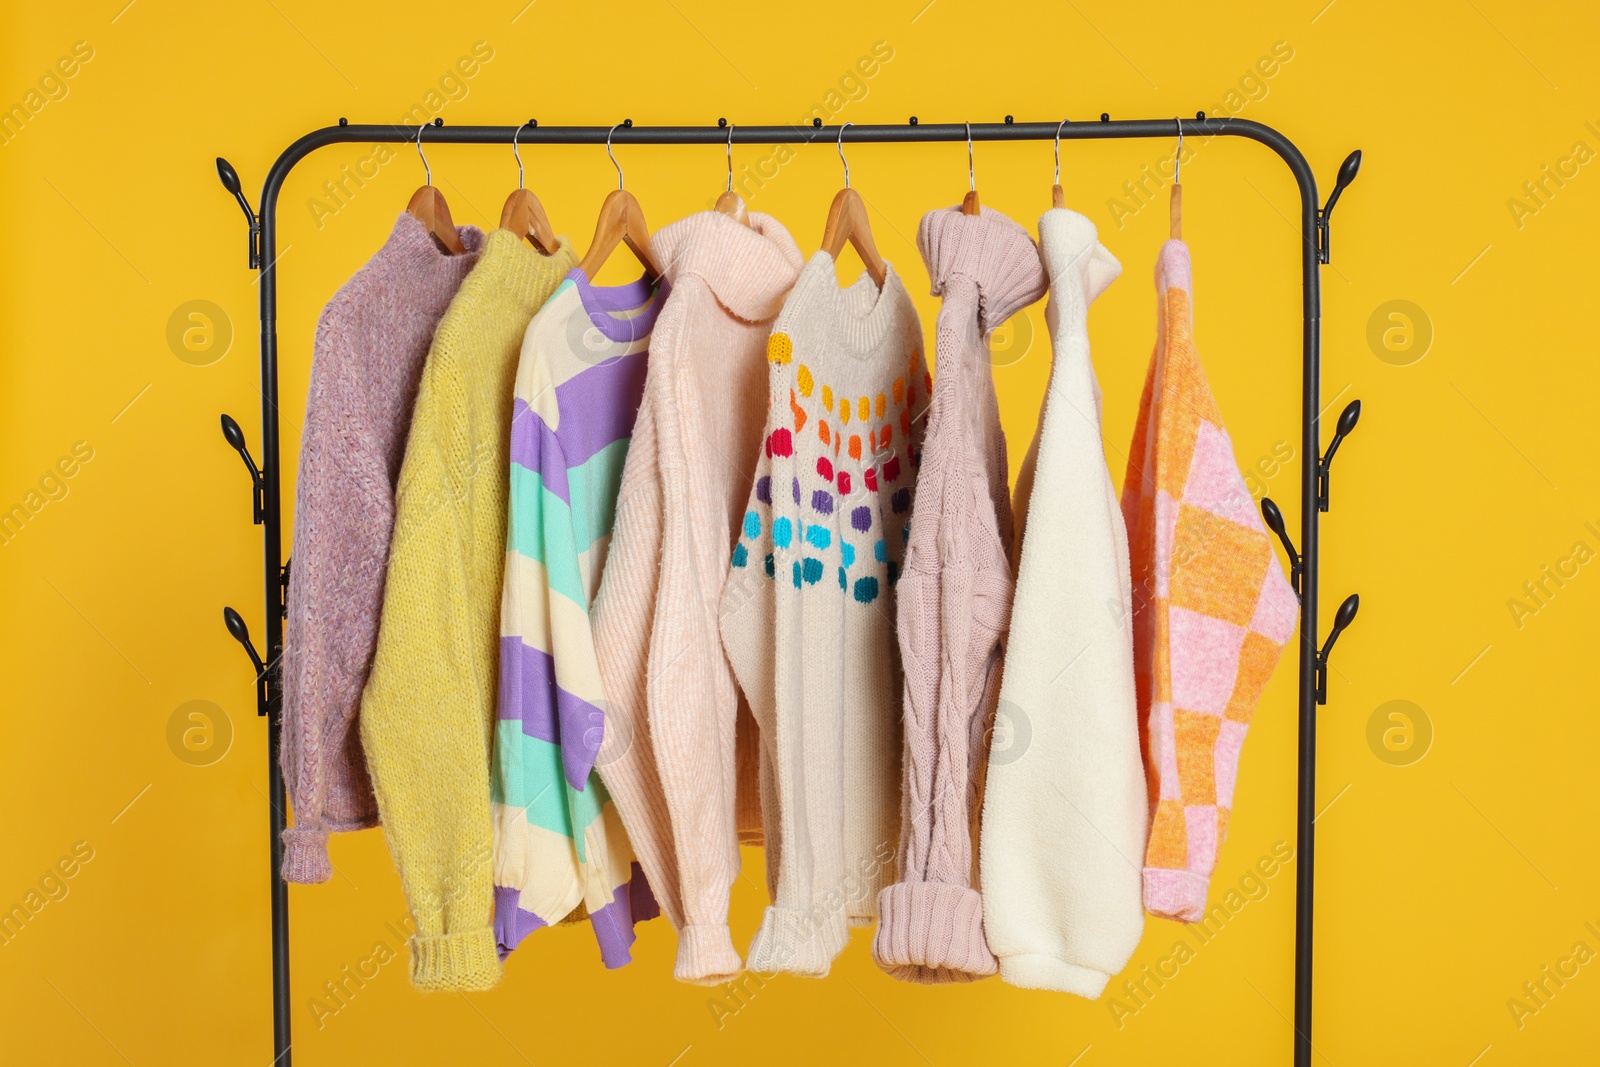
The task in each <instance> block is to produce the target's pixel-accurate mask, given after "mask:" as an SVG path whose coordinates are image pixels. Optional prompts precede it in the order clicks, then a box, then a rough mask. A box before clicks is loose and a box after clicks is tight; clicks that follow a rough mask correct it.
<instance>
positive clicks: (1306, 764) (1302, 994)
mask: <svg viewBox="0 0 1600 1067" xmlns="http://www.w3.org/2000/svg"><path fill="white" fill-rule="evenodd" d="M812 121H813V124H812V125H811V126H809V127H808V126H737V127H735V128H733V129H731V130H730V129H729V128H728V126H727V123H726V121H725V120H723V121H719V123H718V125H716V126H635V125H633V122H632V120H631V119H630V120H627V121H624V122H623V123H621V124H619V125H617V126H614V127H606V126H540V125H538V124H537V123H536V122H532V121H530V122H528V123H525V124H524V125H522V126H449V127H447V126H445V125H444V124H443V120H442V119H435V120H434V122H433V125H432V126H429V127H424V128H423V129H426V130H427V132H428V137H427V140H428V143H429V144H479V145H490V144H511V143H513V141H512V139H513V137H515V138H516V141H517V143H520V144H565V145H572V144H595V145H598V144H606V143H608V142H609V143H614V144H634V145H646V144H649V145H662V144H714V145H723V144H766V145H776V144H810V143H812V142H823V143H830V144H831V143H833V142H835V141H837V142H839V143H840V144H841V145H842V144H843V142H845V141H848V142H850V143H852V144H867V143H879V144H905V143H912V142H935V141H945V142H949V141H963V140H968V139H970V140H971V141H1045V140H1054V139H1059V140H1062V141H1083V140H1102V139H1109V138H1167V137H1177V136H1178V135H1180V134H1182V135H1186V136H1197V135H1199V136H1208V137H1210V136H1222V137H1243V138H1247V139H1249V140H1252V141H1257V142H1260V143H1261V144H1264V145H1266V146H1267V147H1268V148H1270V149H1272V150H1273V151H1274V152H1276V153H1277V154H1278V156H1279V157H1280V158H1281V159H1282V160H1283V161H1284V163H1286V164H1288V167H1289V170H1290V171H1291V172H1292V173H1293V174H1294V178H1295V182H1296V184H1297V185H1298V186H1299V188H1300V228H1301V234H1302V241H1301V247H1300V263H1301V273H1302V276H1303V284H1304V290H1303V310H1304V329H1303V333H1302V339H1301V344H1302V368H1303V379H1302V387H1301V398H1300V430H1301V436H1300V456H1301V463H1300V549H1299V551H1298V552H1297V551H1296V549H1295V546H1294V544H1293V542H1292V541H1291V540H1290V538H1289V535H1288V531H1287V529H1286V527H1285V524H1284V521H1283V516H1282V514H1281V512H1279V510H1278V508H1277V506H1276V505H1275V504H1274V503H1273V502H1272V501H1271V500H1270V499H1264V500H1263V501H1262V503H1261V508H1262V512H1263V514H1264V516H1265V519H1266V523H1267V525H1268V527H1269V528H1270V529H1271V530H1272V531H1273V533H1275V534H1276V535H1277V536H1278V538H1279V540H1280V541H1282V542H1283V547H1284V549H1285V551H1286V552H1287V553H1288V557H1289V562H1290V567H1291V578H1292V580H1293V584H1294V586H1295V591H1296V592H1297V593H1298V594H1299V597H1300V678H1299V704H1300V718H1299V737H1300V743H1299V785H1298V790H1297V792H1298V813H1297V814H1298V819H1297V834H1296V840H1297V855H1298V860H1299V869H1298V872H1297V877H1296V889H1295V893H1296V895H1295V1004H1294V1064H1295V1067H1310V1064H1311V1052H1312V1046H1311V1009H1312V998H1311V989H1312V964H1311V950H1312V918H1313V909H1312V903H1313V891H1314V888H1315V885H1314V877H1313V849H1314V841H1313V825H1312V824H1313V820H1314V819H1315V811H1316V752H1317V734H1316V726H1317V705H1319V704H1324V703H1326V702H1327V666H1328V655H1329V653H1330V652H1331V651H1332V648H1333V644H1334V642H1335V641H1336V640H1337V639H1338V636H1339V634H1340V632H1341V631H1342V630H1343V629H1344V628H1345V627H1346V626H1348V625H1349V624H1350V622H1351V620H1352V619H1354V617H1355V614H1356V609H1357V607H1358V605H1359V600H1358V598H1357V597H1356V596H1354V595H1352V596H1350V597H1348V598H1347V599H1346V600H1345V601H1344V603H1343V604H1341V605H1340V607H1339V609H1338V611H1337V613H1336V615H1335V619H1334V624H1333V626H1332V628H1331V629H1330V631H1329V633H1328V638H1327V641H1326V643H1325V644H1323V645H1322V646H1320V647H1319V646H1318V644H1317V633H1318V625H1317V609H1318V569H1317V568H1318V562H1319V555H1320V544H1319V537H1318V534H1317V519H1318V514H1319V512H1322V511H1326V510H1328V467H1329V464H1330V463H1331V461H1332V459H1333V455H1334V452H1335V451H1336V450H1337V449H1338V447H1339V443H1340V442H1341V441H1342V440H1343V439H1344V437H1345V436H1346V435H1347V434H1348V433H1349V432H1350V430H1351V429H1353V428H1354V426H1355V424H1356V420H1357V419H1358V418H1359V417H1360V412H1361V406H1360V401H1353V402H1352V403H1351V404H1350V405H1349V406H1348V407H1346V408H1345V410H1344V411H1343V413H1342V414H1341V415H1340V417H1339V420H1338V425H1337V428H1336V432H1335V435H1334V437H1333V439H1332V441H1331V442H1330V444H1329V446H1328V448H1327V450H1326V451H1324V450H1323V449H1322V446H1321V434H1320V425H1319V424H1320V414H1321V411H1320V408H1321V366H1322V351H1321V342H1322V329H1321V327H1322V295H1321V287H1320V280H1319V277H1318V271H1317V268H1318V266H1319V265H1320V264H1322V263H1326V262H1328V242H1329V229H1328V220H1329V216H1330V215H1331V214H1332V212H1333V207H1334V204H1335V203H1336V202H1337V201H1338V199H1339V196H1340V194H1341V193H1342V192H1343V191H1344V188H1345V187H1346V186H1347V185H1349V183H1350V182H1351V181H1352V180H1353V179H1354V178H1355V176H1356V172H1357V171H1358V170H1359V168H1360V165H1361V153H1360V152H1359V151H1356V152H1352V153H1350V155H1349V156H1348V157H1347V158H1346V159H1345V161H1344V163H1343V165H1342V166H1341V167H1340V168H1339V174H1338V178H1337V181H1336V183H1335V186H1334V189H1333V192H1332V194H1331V195H1330V196H1329V197H1328V201H1327V203H1326V204H1324V205H1319V203H1318V200H1317V182H1316V177H1315V175H1313V173H1312V171H1311V166H1310V164H1308V163H1307V162H1306V159H1305V157H1304V156H1303V155H1301V153H1300V150H1299V149H1298V148H1296V147H1295V145H1294V144H1293V142H1291V141H1290V140H1289V139H1288V138H1287V137H1285V136H1283V134H1281V133H1279V132H1278V131H1277V130H1274V129H1272V128H1271V127H1269V126H1264V125H1262V124H1260V123H1258V122H1251V121H1248V120H1243V119H1233V118H1208V117H1206V115H1205V113H1204V112H1199V113H1197V114H1196V116H1195V117H1194V118H1192V119H1170V118H1163V119H1149V120H1137V121H1115V122H1113V121H1112V120H1111V118H1110V116H1108V115H1101V116H1100V119H1099V121H1098V122H1096V121H1093V120H1090V121H1084V122H1063V123H1057V122H1013V121H1012V117H1011V116H1010V115H1007V116H1006V119H1005V121H1004V122H1003V123H1000V122H997V123H973V124H971V125H970V126H969V125H968V124H966V123H944V124H939V125H930V124H925V123H919V122H918V121H917V119H916V118H915V117H913V118H912V119H911V120H910V121H909V122H908V123H906V124H904V125H892V126H869V125H860V126H858V125H854V124H849V125H846V126H845V127H843V128H840V127H837V126H824V125H822V120H821V119H814V120H812ZM423 129H415V128H411V127H400V126H390V125H364V126H352V125H350V124H348V123H347V122H346V121H345V120H344V119H340V120H339V125H337V126H325V127H323V128H321V129H318V130H313V131H312V132H310V133H308V134H306V135H305V136H304V137H301V138H300V139H299V140H297V141H295V142H294V143H293V144H291V145H290V146H289V147H288V148H286V149H284V151H283V153H282V154H281V155H279V156H278V159H277V161H276V162H275V163H273V165H272V169H271V170H270V171H269V172H268V173H267V180H266V182H265V184H264V185H263V186H262V190H261V203H260V206H259V208H257V209H254V210H252V209H251V207H250V203H249V201H248V200H247V199H246V198H245V196H244V194H243V192H242V191H241V189H240V182H239V177H238V174H237V173H236V172H235V171H234V169H233V167H232V166H231V165H230V164H229V163H228V162H227V161H226V160H224V159H221V158H219V159H218V160H217V173H218V175H219V177H220V178H221V179H222V184H223V186H224V187H226V189H227V190H228V192H230V193H232V194H233V196H234V197H235V198H236V199H237V200H238V202H239V206H240V208H241V209H242V210H243V211H244V214H245V218H246V220H247V221H248V222H249V226H250V236H249V260H248V261H249V265H250V268H251V269H252V270H258V271H259V272H260V277H259V282H260V300H261V463H260V465H259V466H258V465H257V464H256V462H255V461H254V460H253V459H252V458H251V455H250V451H249V448H248V446H247V444H246V441H245V436H244V433H243V431H242V430H241V429H240V427H239V424H238V423H237V422H236V421H234V419H233V418H232V417H230V416H228V415H223V416H222V431H223V436H224V437H225V438H226V439H227V442H228V444H229V445H230V446H231V447H233V448H234V449H235V450H237V451H238V453H239V455H240V456H241V457H242V459H243V460H244V463H245V466H246V468H247V469H248V470H249V473H250V479H251V485H252V494H253V511H254V516H255V522H256V524H257V525H259V526H261V527H263V531H262V542H263V550H264V551H263V562H264V565H265V572H264V575H263V577H264V584H265V591H266V605H265V607H266V611H265V619H264V621H265V629H266V653H265V656H263V655H262V654H260V653H258V652H257V651H256V648H255V646H254V644H253V642H252V641H251V639H250V634H249V630H248V629H247V627H246V625H245V622H244V619H243V618H242V617H241V616H240V615H239V613H238V612H237V611H235V610H234V609H233V608H231V607H229V608H224V609H223V618H224V621H225V623H226V625H227V628H228V632H229V633H230V634H232V635H233V637H234V638H235V639H236V640H237V641H238V642H239V643H240V644H241V645H243V646H244V649H245V652H246V653H247V654H248V655H249V657H250V662H251V665H252V666H253V667H254V669H255V672H256V700H257V710H258V712H259V714H261V715H262V716H265V717H266V720H267V753H268V766H267V782H268V796H269V797H270V804H269V808H270V811H271V816H270V827H269V829H270V833H271V840H270V859H271V882H272V1013H273V1046H274V1052H275V1054H276V1056H275V1058H274V1060H273V1063H274V1065H275V1067H288V1065H289V1062H290V1055H291V1053H290V1044H291V1026H290V1021H289V891H288V886H287V885H286V884H285V883H284V881H283V879H282V877H281V875H280V871H281V869H282V866H283V837H282V834H283V828H284V824H285V811H284V807H285V803H284V790H283V777H282V774H281V773H280V771H279V767H278V748H279V742H280V738H281V735H282V727H281V723H280V720H279V710H280V705H281V700H282V690H281V683H280V678H279V659H280V657H281V655H282V653H283V619H284V616H285V614H286V604H285V597H286V591H287V588H288V581H289V563H288V562H287V561H286V560H284V558H283V500H282V495H281V477H280V475H281V472H282V467H281V465H280V462H279V448H278V443H279V441H278V329H277V326H278V268H277V233H278V222H277V206H278V196H279V194H280V193H281V192H282V190H283V183H284V181H285V179H287V178H288V176H289V172H290V171H292V170H293V169H294V167H295V165H296V164H297V163H299V162H300V161H301V160H302V159H304V158H305V157H306V156H308V155H310V154H311V153H312V152H314V151H316V150H317V149H319V148H323V147H325V146H327V145H334V144H349V143H378V142H393V143H399V142H404V141H412V140H416V139H419V138H420V137H421V134H422V132H423Z"/></svg>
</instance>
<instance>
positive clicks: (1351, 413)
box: [1317, 400, 1361, 511]
mask: <svg viewBox="0 0 1600 1067" xmlns="http://www.w3.org/2000/svg"><path fill="white" fill-rule="evenodd" d="M1360 421H1361V401H1359V400H1352V401H1350V403H1348V404H1346V405H1345V408H1344V410H1343V411H1342V412H1340V413H1339V422H1338V424H1337V425H1335V426H1334V429H1333V440H1332V441H1329V442H1328V451H1326V452H1324V453H1323V454H1322V458H1321V459H1320V460H1318V461H1317V510H1318V511H1327V510H1328V468H1329V467H1330V466H1332V465H1333V454H1334V453H1335V452H1337V451H1339V445H1340V443H1341V442H1342V441H1344V439H1345V438H1346V437H1348V436H1350V431H1351V430H1353V429H1355V428H1356V423H1358V422H1360Z"/></svg>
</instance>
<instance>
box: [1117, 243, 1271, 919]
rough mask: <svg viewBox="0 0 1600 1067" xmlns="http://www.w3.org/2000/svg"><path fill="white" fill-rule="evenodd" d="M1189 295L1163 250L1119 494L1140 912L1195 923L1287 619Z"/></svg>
mask: <svg viewBox="0 0 1600 1067" xmlns="http://www.w3.org/2000/svg"><path fill="white" fill-rule="evenodd" d="M1192 289H1193V286H1192V283H1191V280H1190V268H1189V249H1188V247H1187V246H1186V245H1185V244H1184V243H1183V242H1182V241H1168V242H1167V243H1166V244H1165V245H1163V246H1162V249H1161V258H1160V260H1159V262H1158V263H1157V265H1156V290H1157V294H1158V306H1159V313H1158V319H1157V321H1158V332H1157V335H1156V347H1155V354H1154V355H1153V356H1152V358H1151V361H1150V370H1149V373H1148V374H1147V375H1146V377H1145V383H1144V395H1143V396H1142V397H1141V398H1140V401H1139V418H1138V421H1137V423H1136V424H1135V428H1134V433H1133V445H1132V447H1131V448H1130V449H1129V451H1128V475H1127V479H1126V480H1125V482H1124V484H1123V489H1122V515H1123V519H1124V520H1125V521H1126V523H1127V525H1128V547H1129V550H1130V555H1131V557H1132V565H1133V590H1134V605H1135V607H1134V611H1135V615H1134V672H1135V676H1136V681H1137V684H1138V691H1139V720H1140V734H1141V747H1142V748H1143V752H1144V762H1145V778H1146V784H1147V787H1148V789H1149V794H1150V804H1151V812H1152V818H1151V826H1150V843H1149V845H1148V846H1147V848H1146V851H1145V862H1144V905H1145V910H1147V911H1148V912H1150V914H1152V915H1158V916H1161V917H1163V918H1168V919H1178V920H1181V921H1184V922H1195V921H1197V920H1199V919H1200V918H1201V917H1202V915H1203V914H1204V912H1205V905H1206V889H1207V887H1208V885H1209V884H1210V879H1211V872H1212V869H1213V868H1214V867H1215V866H1216V861H1217V852H1218V850H1219V849H1220V848H1221V847H1222V842H1223V841H1224V840H1225V839H1226V837H1227V832H1228V814H1229V812H1230V811H1231V809H1232V807H1233V788H1234V779H1235V774H1236V772H1237V770H1238V766H1239V752H1240V749H1241V747H1242V746H1243V744H1244V735H1245V731H1246V730H1248V729H1249V726H1250V715H1251V712H1252V711H1253V710H1254V709H1255V706H1256V702H1257V701H1258V700H1259V699H1260V697H1261V691H1262V689H1263V688H1264V687H1265V685H1266V683H1267V679H1268V678H1269V677H1271V675H1272V671H1273V668H1274V667H1275V666H1277V663H1278V657H1279V655H1280V654H1281V653H1282V652H1283V646H1284V644H1285V643H1286V642H1287V641H1288V640H1289V638H1290V637H1291V636H1292V635H1293V634H1294V631H1295V616H1296V613H1297V610H1298V609H1297V603H1296V599H1295V594H1294V591H1293V590H1292V589H1291V588H1290V586H1289V582H1288V581H1287V580H1286V579H1285V578H1284V576H1283V569H1282V567H1281V566H1280V565H1279V563H1278V560H1277V557H1276V555H1275V554H1274V552H1273V548H1272V543H1271V541H1270V539H1269V537H1268V534H1267V531H1266V528H1265V527H1264V526H1263V525H1262V522H1261V518H1260V516H1259V515H1258V514H1257V513H1256V508H1255V501H1254V500H1252V499H1251V497H1250V493H1249V492H1248V491H1247V490H1246V489H1245V485H1244V479H1243V477H1242V476H1241V475H1240V473H1239V468H1238V465H1237V463H1236V462H1235V461H1234V457H1233V445H1232V444H1231V442H1230V441H1229V440H1228V432H1227V430H1226V429H1224V428H1223V425H1222V415H1221V413H1220V412H1219V411H1218V410H1217V404H1216V399H1215V398H1214V397H1213V396H1212V395H1211V387H1210V385H1209V384H1207V382H1206V375H1205V371H1204V369H1203V368H1202V367H1201V366H1200V359H1199V357H1198V356H1197V355H1196V353H1195V348H1194V334H1193V318H1192V303H1193V298H1192V296H1191V295H1190V294H1191V292H1192Z"/></svg>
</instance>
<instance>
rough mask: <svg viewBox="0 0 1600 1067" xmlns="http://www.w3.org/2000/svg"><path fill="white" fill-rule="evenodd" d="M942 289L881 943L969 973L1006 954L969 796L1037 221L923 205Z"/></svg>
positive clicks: (1038, 270) (894, 957)
mask: <svg viewBox="0 0 1600 1067" xmlns="http://www.w3.org/2000/svg"><path fill="white" fill-rule="evenodd" d="M917 247H918V248H919V249H920V250H921V252H922V258H923V260H924V261H925V262H926V263H927V267H928V275H929V277H930V278H931V279H932V281H933V294H934V295H935V296H943V297H944V303H943V305H942V306H941V307H940V309H939V319H938V322H937V325H936V326H935V330H934V333H935V346H936V347H935V349H934V352H935V360H936V362H935V367H934V369H935V371H936V372H937V375H938V376H937V378H936V379H935V381H934V386H933V402H932V408H931V410H930V412H929V416H928V432H927V437H926V438H925V439H924V443H923V450H922V466H921V469H920V472H919V474H918V476H917V493H916V503H915V505H914V507H913V510H912V519H911V541H910V544H909V546H908V547H907V550H906V564H905V573H904V574H903V575H902V576H901V578H900V588H899V606H898V619H897V622H898V629H899V634H898V637H899V640H900V657H901V661H902V663H903V665H904V670H905V760H904V775H905V777H904V783H905V784H904V788H903V790H902V798H903V799H902V805H903V806H902V819H901V830H900V865H899V866H900V881H899V882H898V883H896V884H894V885H891V886H888V887H886V888H885V889H884V890H883V891H882V892H881V893H880V894H879V896H878V913H879V925H878V934H877V937H876V938H875V939H874V941H873V945H872V954H873V956H874V957H875V958H876V959H877V961H878V965H879V966H880V967H882V968H883V969H884V970H885V971H887V972H889V973H890V974H892V975H894V976H895V977H896V978H901V979H904V980H907V981H913V982H925V983H936V982H966V981H972V980H973V979H977V978H984V977H987V976H988V975H991V974H994V973H995V971H996V969H997V967H998V964H997V963H996V961H995V957H994V954H993V953H992V952H990V951H989V944H988V942H987V940H985V938H984V933H983V900H982V897H980V896H979V894H978V891H977V890H976V889H975V888H973V885H972V882H973V848H972V845H973V840H974V839H975V837H976V834H975V833H974V829H975V828H974V826H973V820H974V817H975V816H976V814H977V811H976V807H977V805H975V804H974V803H973V800H974V798H975V797H979V796H981V795H982V783H981V782H979V781H977V780H975V777H974V776H975V775H981V774H982V768H983V766H984V764H985V760H986V757H987V745H986V743H985V742H986V737H987V732H988V728H989V723H990V721H991V720H992V718H993V716H994V707H995V700H996V698H997V697H998V695H999V692H1000V665H1001V660H1002V657H1003V651H1004V648H1003V643H1004V638H1005V632H1006V627H1007V625H1008V621H1009V618H1010V614H1011V587H1012V576H1011V562H1010V545H1011V502H1010V499H1009V491H1008V490H1007V488H1006V443H1005V435H1004V434H1003V433H1002V432H1001V429H1000V409H999V405H998V404H997V403H996V400H995V393H994V379H993V377H992V376H991V374H990V362H989V339H988V335H989V332H990V331H991V330H993V329H994V328H995V327H997V326H999V325H1001V324H1002V323H1004V322H1005V320H1006V319H1007V318H1009V317H1010V316H1011V314H1012V313H1013V312H1015V311H1017V310H1019V309H1020V308H1023V307H1025V306H1027V305H1028V304H1031V303H1033V302H1034V301H1035V300H1038V299H1039V298H1040V297H1041V296H1043V295H1044V292H1045V286H1046V280H1045V274H1044V268H1043V265H1042V264H1041V263H1040V260H1039V250H1038V249H1037V248H1035V247H1034V244H1033V241H1032V240H1031V239H1029V237H1028V234H1027V231H1026V230H1024V229H1023V228H1022V227H1021V226H1019V225H1017V224H1016V223H1015V222H1012V221H1011V220H1010V219H1008V218H1006V217H1005V216H1003V215H1001V214H999V213H997V212H994V211H991V210H989V209H988V208H985V209H983V212H982V214H980V215H963V214H961V212H960V210H959V209H957V208H951V209H948V210H942V211H930V212H929V213H928V214H926V215H924V216H923V217H922V226H921V228H920V229H919V230H918V232H917Z"/></svg>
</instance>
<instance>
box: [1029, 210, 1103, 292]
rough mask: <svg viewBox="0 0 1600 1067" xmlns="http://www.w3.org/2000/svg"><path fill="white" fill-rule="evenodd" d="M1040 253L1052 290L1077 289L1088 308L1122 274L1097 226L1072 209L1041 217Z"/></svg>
mask: <svg viewBox="0 0 1600 1067" xmlns="http://www.w3.org/2000/svg"><path fill="white" fill-rule="evenodd" d="M1039 249H1040V253H1041V255H1042V256H1043V258H1044V265H1045V269H1046V270H1047V271H1049V273H1050V286H1051V290H1052V291H1053V292H1059V291H1060V289H1061V287H1063V286H1065V285H1068V284H1072V285H1074V286H1075V287H1076V291H1081V293H1082V300H1083V305H1082V306H1084V307H1087V306H1088V305H1090V304H1092V303H1094V301H1095V298H1096V297H1098V296H1099V295H1100V294H1101V293H1103V292H1105V291H1106V289H1107V287H1109V286H1110V285H1111V283H1112V282H1114V281H1116V280H1117V277H1118V276H1119V275H1121V274H1122V264H1121V263H1119V262H1117V257H1116V256H1113V255H1112V254H1111V253H1110V252H1109V251H1108V250H1107V249H1106V246H1105V245H1103V244H1101V243H1100V241H1099V239H1098V234H1097V233H1096V231H1095V227H1094V223H1092V222H1090V221H1089V220H1088V219H1087V218H1085V217H1084V216H1082V215H1080V214H1078V213H1077V212H1076V211H1072V210H1069V209H1068V208H1064V207H1058V208H1051V209H1050V210H1049V211H1046V212H1045V213H1044V214H1043V215H1041V216H1040V217H1039ZM1076 291H1075V292H1076Z"/></svg>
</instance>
